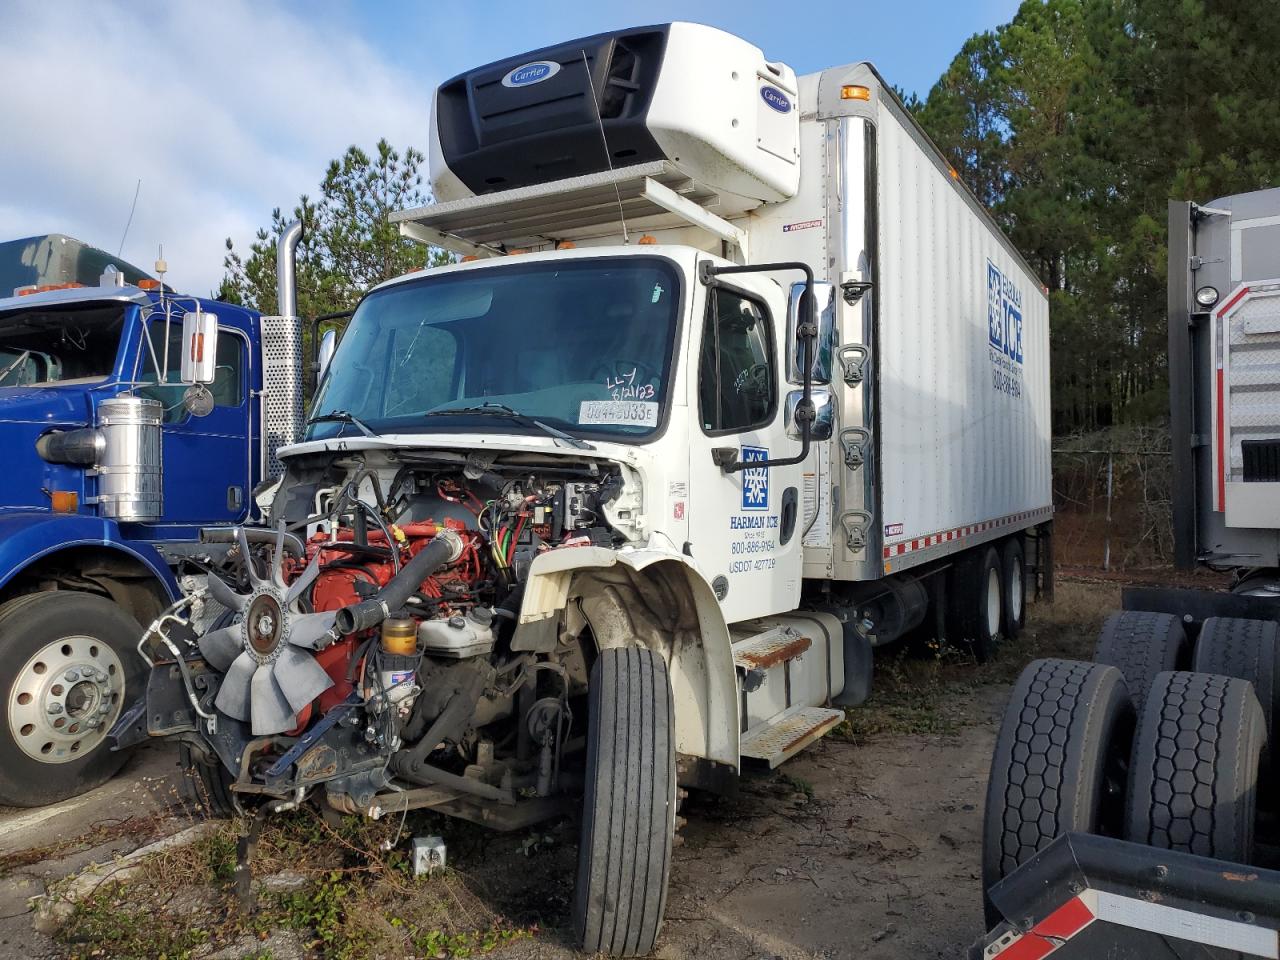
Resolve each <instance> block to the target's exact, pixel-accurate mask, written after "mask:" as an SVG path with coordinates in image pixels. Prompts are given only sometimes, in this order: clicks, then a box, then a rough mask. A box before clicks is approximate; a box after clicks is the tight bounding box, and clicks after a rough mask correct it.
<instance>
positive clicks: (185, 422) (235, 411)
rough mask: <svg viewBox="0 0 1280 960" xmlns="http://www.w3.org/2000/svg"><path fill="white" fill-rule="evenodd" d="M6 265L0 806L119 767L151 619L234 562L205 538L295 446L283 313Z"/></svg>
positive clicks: (69, 259)
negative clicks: (212, 568) (118, 727)
mask: <svg viewBox="0 0 1280 960" xmlns="http://www.w3.org/2000/svg"><path fill="white" fill-rule="evenodd" d="M0 258H2V259H3V261H4V264H5V271H4V273H5V277H6V279H12V280H14V281H15V282H16V283H17V286H16V288H14V291H13V292H14V294H15V295H14V296H12V297H9V298H5V299H0V447H2V448H3V450H4V452H5V462H4V469H3V472H2V473H0V720H2V721H3V723H2V724H0V803H5V804H16V805H22V806H32V805H39V804H43V803H49V802H53V801H55V800H61V799H64V798H66V797H69V796H72V795H74V794H76V793H79V792H82V791H83V790H86V789H88V788H90V787H93V786H96V785H98V784H99V783H102V782H103V781H104V780H106V779H107V778H108V777H109V776H110V775H111V774H112V773H114V772H115V771H116V770H117V769H118V768H119V767H120V765H121V763H123V761H124V759H125V757H126V754H125V753H123V752H119V751H114V752H113V751H112V750H111V749H110V746H109V745H108V743H107V738H106V734H107V732H108V730H110V728H111V726H112V725H113V724H114V723H115V721H116V720H117V718H118V717H119V715H120V714H121V712H122V711H123V710H124V709H125V708H126V707H127V706H128V704H129V703H130V702H131V701H134V700H137V699H138V698H139V697H140V695H141V693H142V690H143V681H144V678H145V675H146V674H145V664H144V662H143V661H142V660H141V659H140V658H139V656H138V654H137V652H136V647H137V643H138V636H139V634H140V633H141V631H142V626H141V625H142V624H146V623H149V622H150V621H151V620H152V619H153V618H154V617H155V616H156V615H157V614H158V613H159V612H160V611H162V610H163V609H164V608H165V607H167V606H169V605H170V604H171V603H172V602H173V601H175V600H177V599H178V598H179V597H180V596H181V595H182V591H183V588H184V586H186V587H188V588H189V587H191V586H192V585H194V584H196V583H198V582H202V581H203V579H204V575H205V570H207V569H208V567H209V565H211V564H214V563H217V562H218V561H219V560H220V559H221V557H222V555H223V554H224V553H225V552H226V551H227V549H228V545H229V537H227V536H223V537H222V539H224V540H226V541H227V543H224V544H221V545H219V544H216V543H202V542H201V535H200V532H201V530H202V529H205V530H208V531H209V534H208V536H209V537H210V538H211V539H213V540H217V539H219V536H218V534H217V533H216V531H217V530H218V529H221V530H222V531H223V533H224V534H226V533H228V532H229V531H230V530H231V529H233V528H234V527H236V526H238V525H241V524H243V523H245V522H246V521H247V520H248V519H249V517H250V509H251V503H252V500H251V493H252V490H253V488H254V487H255V486H256V485H257V484H259V483H260V482H261V481H262V479H263V477H264V471H266V472H268V473H269V472H270V467H269V466H266V464H268V463H269V461H270V459H271V455H272V453H273V451H274V447H275V446H277V445H278V444H279V443H281V442H285V441H289V440H293V439H296V433H294V432H292V431H293V430H294V429H295V428H294V425H293V424H292V423H289V422H286V420H282V419H281V418H280V417H279V416H278V415H275V414H273V411H272V409H271V407H270V405H269V402H267V401H264V399H263V389H264V385H265V384H266V383H268V382H271V381H272V378H273V376H276V372H277V371H283V376H279V377H278V379H279V382H281V383H284V384H285V385H287V386H289V387H290V389H291V390H292V391H294V392H295V393H296V390H297V385H296V382H294V381H296V379H297V376H298V373H297V371H298V370H300V368H299V367H298V365H297V363H296V359H297V358H296V356H291V354H293V353H294V352H295V351H296V343H297V336H296V333H294V332H288V331H284V330H283V329H282V328H281V324H283V323H284V321H278V320H276V321H273V320H272V319H270V318H266V319H264V318H262V317H260V316H259V315H258V314H256V313H253V312H251V311H247V310H244V309H242V308H239V307H235V306H231V305H229V304H223V303H215V302H213V301H209V300H203V299H200V298H194V297H185V296H178V295H175V294H174V293H172V292H171V291H169V290H168V289H167V288H165V287H164V286H163V285H162V284H161V283H160V282H159V281H158V280H156V279H155V278H152V277H148V276H147V275H146V274H143V273H141V271H138V270H136V269H135V268H133V267H130V266H129V265H127V264H124V263H123V262H120V261H118V260H117V259H115V258H112V257H110V256H109V255H108V254H107V253H105V252H104V251H99V250H94V249H93V248H89V247H86V246H85V245H83V244H80V243H78V242H77V241H75V240H72V239H70V238H67V237H61V236H50V237H38V238H31V239H29V240H23V241H15V242H13V243H11V244H6V245H5V248H4V249H3V251H0ZM294 323H295V324H296V321H294ZM273 331H274V337H275V339H274V340H273V339H272V337H273ZM195 338H199V339H198V341H197V343H198V345H202V349H203V352H204V355H203V357H202V358H199V359H202V361H203V362H202V363H201V364H200V366H201V368H202V369H199V370H195V369H188V367H190V366H191V364H190V362H189V361H190V360H191V358H192V350H191V349H190V347H191V343H192V341H193V340H194V339H195ZM281 344H292V345H293V346H291V347H289V348H287V349H285V348H282V347H281ZM282 358H283V364H282V362H281V361H282ZM299 413H300V411H299ZM295 419H296V422H297V424H298V425H300V422H301V418H300V416H298V417H296V418H295ZM282 425H283V426H282ZM282 431H283V435H282Z"/></svg>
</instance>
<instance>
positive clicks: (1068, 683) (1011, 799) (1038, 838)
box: [982, 660, 1134, 926]
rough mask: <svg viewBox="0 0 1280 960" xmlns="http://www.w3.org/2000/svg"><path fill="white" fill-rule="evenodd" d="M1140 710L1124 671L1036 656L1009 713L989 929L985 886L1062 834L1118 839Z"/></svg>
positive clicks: (990, 827) (993, 783) (996, 794)
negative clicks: (1136, 713)
mask: <svg viewBox="0 0 1280 960" xmlns="http://www.w3.org/2000/svg"><path fill="white" fill-rule="evenodd" d="M1133 724H1134V720H1133V707H1132V705H1131V702H1130V700H1129V693H1128V690H1127V689H1126V688H1125V682H1124V677H1123V676H1122V675H1121V673H1120V671H1119V670H1117V669H1116V668H1115V667H1109V666H1105V665H1102V664H1096V663H1084V662H1082V661H1077V660H1036V661H1034V662H1033V663H1030V664H1028V665H1027V667H1026V669H1025V670H1023V671H1022V675H1021V676H1020V677H1019V678H1018V682H1017V683H1016V684H1015V685H1014V688H1013V694H1012V695H1011V697H1010V698H1009V706H1008V707H1007V708H1006V709H1005V713H1004V720H1003V721H1002V722H1001V724H1000V733H999V735H998V736H997V738H996V749H995V754H994V755H993V756H992V758H991V776H990V778H989V779H988V781H987V805H986V811H985V813H984V820H983V831H982V889H983V891H984V893H983V897H984V901H985V907H986V911H987V920H988V926H992V925H994V924H995V923H996V922H998V921H999V919H1000V917H999V914H998V913H997V912H996V911H995V908H994V907H993V906H992V904H991V902H990V900H987V899H986V891H987V890H989V889H990V888H991V886H992V885H993V884H995V883H996V882H997V881H998V880H1001V879H1002V878H1004V877H1005V876H1007V875H1008V874H1009V873H1011V872H1012V871H1013V870H1014V868H1015V867H1017V866H1018V865H1019V864H1021V863H1023V862H1024V861H1026V860H1027V859H1029V858H1030V857H1031V856H1032V855H1034V854H1035V853H1037V852H1038V851H1040V850H1042V849H1043V848H1044V847H1046V846H1047V845H1048V844H1049V843H1050V841H1052V840H1053V839H1054V838H1055V837H1057V836H1059V835H1060V834H1063V833H1068V832H1071V831H1076V832H1081V833H1102V834H1105V835H1108V836H1118V835H1119V833H1120V831H1121V829H1122V826H1123V817H1124V804H1123V790H1124V785H1125V780H1126V776H1127V774H1126V769H1125V767H1126V764H1127V761H1128V757H1129V744H1130V740H1131V739H1132V737H1133Z"/></svg>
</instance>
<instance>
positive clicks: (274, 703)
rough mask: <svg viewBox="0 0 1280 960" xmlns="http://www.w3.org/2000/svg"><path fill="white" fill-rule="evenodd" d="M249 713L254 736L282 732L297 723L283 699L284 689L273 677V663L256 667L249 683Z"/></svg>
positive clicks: (286, 701)
mask: <svg viewBox="0 0 1280 960" xmlns="http://www.w3.org/2000/svg"><path fill="white" fill-rule="evenodd" d="M250 688H251V693H250V699H251V700H252V705H251V706H250V711H249V712H250V714H251V715H252V720H251V721H250V722H251V723H252V725H253V735H254V736H255V737H261V736H265V735H267V734H270V733H283V732H284V731H286V730H288V729H289V728H290V727H292V726H294V725H295V724H296V723H297V720H295V719H294V711H293V708H292V707H290V706H289V701H288V700H287V699H285V695H284V691H282V690H281V689H280V684H278V683H277V682H276V678H275V664H272V663H264V664H263V665H262V666H260V667H258V672H257V673H255V674H254V675H253V683H252V684H251V685H250Z"/></svg>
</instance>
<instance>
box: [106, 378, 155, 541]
mask: <svg viewBox="0 0 1280 960" xmlns="http://www.w3.org/2000/svg"><path fill="white" fill-rule="evenodd" d="M163 420H164V408H163V407H162V406H161V405H160V403H159V402H158V401H156V400H145V399H143V398H142V397H114V398H112V399H111V400H104V401H102V403H100V404H99V405H98V430H99V432H100V433H101V435H102V437H103V440H104V444H103V447H102V453H101V455H100V457H99V460H98V463H97V470H96V472H97V474H98V510H99V513H100V515H101V516H104V517H111V518H113V519H116V520H124V521H145V520H158V519H159V518H160V517H161V516H162V515H163V513H164V485H163V464H162V463H161V436H160V427H161V424H162V423H163Z"/></svg>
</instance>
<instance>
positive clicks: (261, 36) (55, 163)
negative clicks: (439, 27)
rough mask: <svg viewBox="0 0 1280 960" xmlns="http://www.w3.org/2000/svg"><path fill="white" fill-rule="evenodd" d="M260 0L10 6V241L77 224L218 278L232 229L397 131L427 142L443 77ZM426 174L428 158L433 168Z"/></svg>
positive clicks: (5, 174) (3, 128)
mask: <svg viewBox="0 0 1280 960" xmlns="http://www.w3.org/2000/svg"><path fill="white" fill-rule="evenodd" d="M301 9H302V15H295V14H293V13H291V12H286V11H285V10H281V9H278V8H272V7H270V6H269V5H268V4H261V3H260V4H258V5H256V6H254V5H250V4H248V3H245V2H243V0H218V2H216V3H159V2H151V3H134V4H128V5H126V4H123V3H104V2H95V3H75V4H62V3H48V2H36V0H20V2H18V3H17V4H3V5H0V91H2V92H0V240H7V239H12V238H14V237H19V236H28V235H32V234H40V233H49V232H61V233H69V234H71V235H73V236H76V237H78V238H80V239H82V240H85V241H86V242H88V243H91V244H94V245H95V246H101V247H104V248H106V249H108V250H111V251H114V250H115V249H116V248H117V247H118V245H119V243H120V237H121V233H122V231H123V230H124V225H125V221H126V219H127V218H128V213H129V204H130V201H131V200H132V198H133V192H134V187H135V186H136V184H137V181H138V179H139V178H141V180H142V189H141V193H140V195H139V198H138V207H137V212H136V213H135V215H134V219H133V225H132V227H131V228H130V230H129V236H128V240H127V242H126V243H125V247H124V250H123V254H122V255H123V257H124V259H126V260H129V261H131V262H133V263H135V264H137V265H138V266H140V267H142V268H144V269H148V268H149V267H150V265H151V263H152V262H153V261H154V260H155V257H156V249H157V246H158V245H159V244H161V243H163V244H164V252H165V258H166V260H168V263H169V271H170V272H169V275H168V277H169V280H170V282H171V283H173V284H174V286H176V287H177V288H179V289H181V290H184V291H186V292H191V293H205V292H207V291H209V290H211V289H213V288H214V287H216V285H217V283H218V280H219V278H220V277H221V275H222V255H223V241H224V240H225V238H226V237H228V236H230V237H231V238H232V239H233V240H234V241H235V242H236V244H237V246H238V247H241V248H243V247H245V246H247V244H248V242H249V241H250V240H251V239H252V237H253V234H254V231H255V230H256V229H257V228H258V227H259V226H262V225H265V224H266V223H267V222H268V221H269V218H270V212H271V209H272V208H273V207H277V206H279V207H282V208H285V209H291V208H292V207H293V205H294V204H295V203H296V202H297V198H298V195H299V194H300V193H308V194H312V195H314V193H315V192H316V187H317V184H318V182H319V180H320V178H321V176H322V175H323V173H324V168H325V165H326V163H327V162H328V161H329V160H331V159H333V158H335V157H338V156H340V155H341V154H342V152H343V151H344V150H345V149H346V147H347V146H348V145H350V144H353V143H354V144H359V145H361V146H363V147H365V148H366V149H368V148H371V147H372V146H373V144H374V143H375V142H376V141H377V139H378V138H379V137H386V138H387V139H389V140H390V141H391V142H392V143H393V144H394V145H395V146H397V147H398V148H401V149H403V148H404V147H405V146H407V145H413V146H416V147H418V148H419V149H422V150H424V152H425V148H426V142H427V133H428V112H429V105H430V97H431V92H432V90H433V89H434V85H435V83H436V82H437V81H438V80H439V79H441V78H438V77H435V76H424V75H423V74H422V73H415V74H414V75H412V76H410V75H408V74H406V73H404V72H403V71H401V70H399V69H396V68H394V67H391V66H388V65H387V64H386V63H385V61H384V60H383V59H382V58H381V56H380V55H379V54H378V53H377V52H376V51H375V50H374V49H373V48H371V47H370V46H369V45H368V44H366V43H364V42H363V41H361V40H360V39H358V38H355V37H352V36H351V35H349V34H347V33H344V32H343V31H341V30H340V29H338V28H334V29H332V30H330V31H328V32H326V31H325V29H324V28H323V26H322V24H323V22H324V20H323V18H313V17H311V16H309V11H308V5H303V6H302V8H301ZM424 174H425V171H424Z"/></svg>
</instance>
